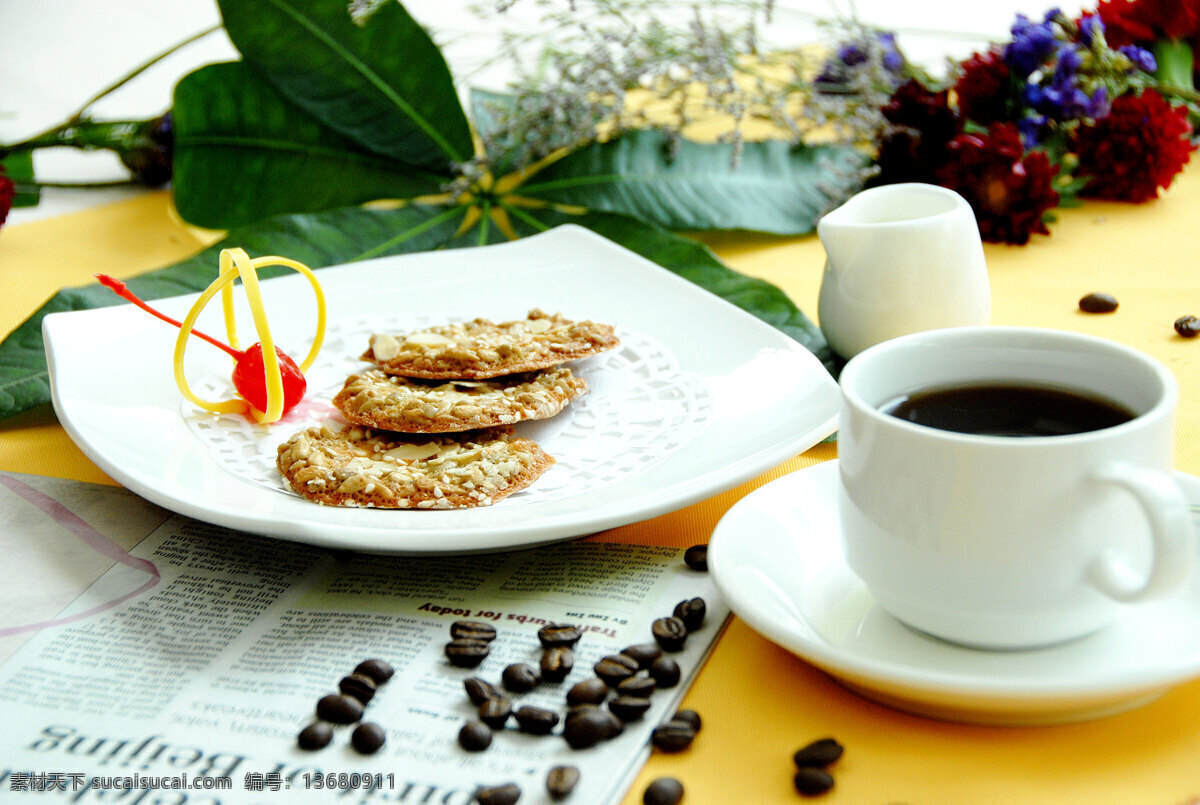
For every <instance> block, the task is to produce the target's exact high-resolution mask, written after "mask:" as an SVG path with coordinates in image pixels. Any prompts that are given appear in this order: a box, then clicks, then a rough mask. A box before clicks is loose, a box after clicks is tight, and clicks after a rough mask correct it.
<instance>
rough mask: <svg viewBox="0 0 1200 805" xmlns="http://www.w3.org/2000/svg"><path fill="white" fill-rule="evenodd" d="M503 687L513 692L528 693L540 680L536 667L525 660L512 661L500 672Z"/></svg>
mask: <svg viewBox="0 0 1200 805" xmlns="http://www.w3.org/2000/svg"><path fill="white" fill-rule="evenodd" d="M500 681H501V682H502V683H503V684H504V689H505V690H509V691H512V692H513V693H528V692H529V691H531V690H533V689H534V688H536V687H537V686H538V683H539V682H541V681H542V678H541V676H539V675H538V669H536V668H534V667H533V666H532V665H530V664H529V663H526V662H514V663H513V664H512V665H510V666H508V667H507V668H505V669H504V671H503V672H502V673H501V674H500Z"/></svg>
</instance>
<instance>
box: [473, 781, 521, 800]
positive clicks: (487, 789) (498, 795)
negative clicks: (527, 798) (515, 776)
mask: <svg viewBox="0 0 1200 805" xmlns="http://www.w3.org/2000/svg"><path fill="white" fill-rule="evenodd" d="M520 798H521V787H520V786H519V785H517V784H516V783H505V784H504V785H490V786H481V787H479V788H476V789H475V801H476V802H478V803H479V805H516V802H517V800H519V799H520Z"/></svg>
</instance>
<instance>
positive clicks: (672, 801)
mask: <svg viewBox="0 0 1200 805" xmlns="http://www.w3.org/2000/svg"><path fill="white" fill-rule="evenodd" d="M682 801H683V783H681V782H679V781H678V780H676V779H675V778H674V777H659V778H658V779H657V780H655V781H654V782H652V783H650V785H648V786H646V790H645V791H644V792H643V793H642V802H643V804H644V805H679V803H680V802H682Z"/></svg>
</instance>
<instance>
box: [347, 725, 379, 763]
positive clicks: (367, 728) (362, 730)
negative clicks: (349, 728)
mask: <svg viewBox="0 0 1200 805" xmlns="http://www.w3.org/2000/svg"><path fill="white" fill-rule="evenodd" d="M386 742H387V733H385V732H384V731H383V727H381V726H379V725H378V724H375V723H373V722H371V721H364V722H363V723H361V724H359V725H358V726H357V727H355V728H354V732H352V733H350V745H351V746H353V747H354V748H355V749H356V750H358V752H359V754H362V755H373V754H375V753H376V752H378V751H379V750H380V748H382V747H383V745H384V743H386Z"/></svg>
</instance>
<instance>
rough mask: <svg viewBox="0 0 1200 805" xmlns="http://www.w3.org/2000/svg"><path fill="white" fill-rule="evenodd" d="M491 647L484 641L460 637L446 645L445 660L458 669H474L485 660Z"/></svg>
mask: <svg viewBox="0 0 1200 805" xmlns="http://www.w3.org/2000/svg"><path fill="white" fill-rule="evenodd" d="M490 651H491V646H490V645H489V644H488V642H487V641H486V640H474V639H471V638H467V637H460V638H458V639H457V640H451V641H450V642H449V643H447V644H446V659H448V660H450V664H451V665H457V666H458V667H459V668H474V667H475V666H476V665H479V663H481V662H483V661H484V659H486V658H487V655H488V653H489V652H490Z"/></svg>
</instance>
